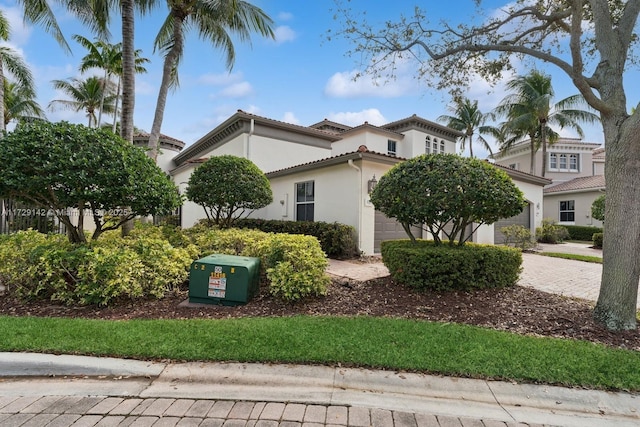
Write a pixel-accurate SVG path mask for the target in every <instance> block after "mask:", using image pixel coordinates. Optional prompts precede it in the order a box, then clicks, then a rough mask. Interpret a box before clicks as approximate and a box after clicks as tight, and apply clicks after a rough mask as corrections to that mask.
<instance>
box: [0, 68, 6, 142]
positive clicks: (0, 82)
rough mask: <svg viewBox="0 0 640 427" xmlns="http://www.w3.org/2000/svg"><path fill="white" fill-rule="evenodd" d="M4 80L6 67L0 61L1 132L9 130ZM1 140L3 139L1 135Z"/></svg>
mask: <svg viewBox="0 0 640 427" xmlns="http://www.w3.org/2000/svg"><path fill="white" fill-rule="evenodd" d="M4 78H5V77H4V67H3V65H2V61H0V117H1V118H2V125H1V128H0V130H6V129H7V127H6V125H5V119H4ZM0 138H2V135H1V134H0Z"/></svg>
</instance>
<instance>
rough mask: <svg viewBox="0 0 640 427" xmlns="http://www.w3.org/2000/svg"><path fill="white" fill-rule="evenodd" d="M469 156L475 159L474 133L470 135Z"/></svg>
mask: <svg viewBox="0 0 640 427" xmlns="http://www.w3.org/2000/svg"><path fill="white" fill-rule="evenodd" d="M469 157H471V158H472V159H473V134H471V135H469Z"/></svg>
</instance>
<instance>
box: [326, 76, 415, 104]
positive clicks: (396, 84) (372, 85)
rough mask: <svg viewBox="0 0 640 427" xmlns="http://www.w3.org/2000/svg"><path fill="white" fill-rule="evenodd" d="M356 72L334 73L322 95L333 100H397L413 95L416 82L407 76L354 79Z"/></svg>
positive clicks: (361, 77)
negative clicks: (388, 78)
mask: <svg viewBox="0 0 640 427" xmlns="http://www.w3.org/2000/svg"><path fill="white" fill-rule="evenodd" d="M356 76H357V71H344V72H339V73H335V74H334V75H333V76H331V78H330V79H329V81H328V82H327V84H326V86H325V88H324V93H325V95H327V96H331V97H335V98H358V97H366V96H373V97H378V98H398V97H401V96H404V95H409V94H412V93H415V91H416V90H417V87H416V81H415V80H414V79H413V78H412V77H410V76H408V75H398V76H396V78H395V79H392V80H374V79H373V78H372V77H371V76H368V75H363V76H360V77H358V78H357V79H356V78H355V77H356Z"/></svg>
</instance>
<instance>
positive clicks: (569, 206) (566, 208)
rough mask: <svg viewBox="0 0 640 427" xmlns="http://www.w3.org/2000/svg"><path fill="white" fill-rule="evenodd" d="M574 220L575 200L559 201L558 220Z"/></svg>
mask: <svg viewBox="0 0 640 427" xmlns="http://www.w3.org/2000/svg"><path fill="white" fill-rule="evenodd" d="M575 220H576V204H575V200H565V201H562V202H560V222H574V221H575Z"/></svg>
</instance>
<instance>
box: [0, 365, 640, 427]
mask: <svg viewBox="0 0 640 427" xmlns="http://www.w3.org/2000/svg"><path fill="white" fill-rule="evenodd" d="M123 373H126V375H123ZM16 375H17V376H16ZM0 377H2V378H0V425H2V426H38V427H40V426H50V427H53V426H71V425H73V426H94V425H95V426H117V425H120V426H129V425H130V426H142V425H147V426H151V425H153V426H182V425H193V426H309V427H312V426H322V425H335V426H370V425H372V426H398V427H401V426H441V427H446V426H458V427H466V426H480V427H481V426H485V427H490V426H502V427H506V426H526V425H528V426H539V425H558V426H580V427H589V426H594V427H595V426H637V425H640V397H639V396H635V395H632V394H628V393H613V392H604V391H593V390H580V389H567V388H562V387H552V386H537V385H523V384H516V383H511V382H501V381H485V380H475V379H465V378H453V377H442V376H433V375H424V374H415V373H402V372H389V371H375V370H368V369H355V368H341V367H327V366H299V365H270V364H245V363H155V362H140V361H128V360H119V359H109V358H93V357H82V356H53V355H40V354H25V353H0Z"/></svg>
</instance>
